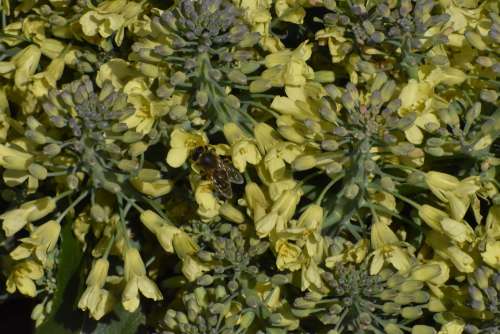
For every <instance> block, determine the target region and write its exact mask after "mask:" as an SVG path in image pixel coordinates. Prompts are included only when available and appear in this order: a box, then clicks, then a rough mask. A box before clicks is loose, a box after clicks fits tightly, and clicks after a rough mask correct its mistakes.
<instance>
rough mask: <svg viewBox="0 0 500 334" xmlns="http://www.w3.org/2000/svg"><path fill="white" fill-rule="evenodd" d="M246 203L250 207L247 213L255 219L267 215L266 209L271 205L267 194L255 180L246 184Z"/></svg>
mask: <svg viewBox="0 0 500 334" xmlns="http://www.w3.org/2000/svg"><path fill="white" fill-rule="evenodd" d="M245 204H246V206H247V207H248V210H247V214H248V215H249V216H250V217H252V218H253V220H254V221H258V220H260V219H261V218H262V217H263V216H265V215H266V210H267V208H268V207H269V206H270V203H269V201H268V199H267V197H266V195H265V194H264V192H263V191H262V189H261V188H260V187H259V186H258V185H257V183H255V182H250V183H247V185H246V186H245Z"/></svg>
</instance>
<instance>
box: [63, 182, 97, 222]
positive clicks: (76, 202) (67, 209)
mask: <svg viewBox="0 0 500 334" xmlns="http://www.w3.org/2000/svg"><path fill="white" fill-rule="evenodd" d="M88 193H89V191H88V190H85V191H84V192H83V193H81V194H80V196H78V197H77V198H76V199H75V201H74V202H73V203H71V205H70V206H68V207H67V208H66V209H65V210H64V211H63V212H62V213H61V214H60V215H59V217H57V219H56V222H57V223H61V221H62V220H63V219H64V217H66V215H67V214H68V212H69V211H70V210H71V209H73V208H74V207H75V206H77V205H78V203H80V202H81V201H82V200H83V199H84V198H85V197H86V196H87V194H88Z"/></svg>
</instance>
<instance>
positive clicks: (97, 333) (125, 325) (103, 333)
mask: <svg viewBox="0 0 500 334" xmlns="http://www.w3.org/2000/svg"><path fill="white" fill-rule="evenodd" d="M145 319H146V317H145V316H144V313H142V311H141V309H140V308H138V309H137V310H136V311H135V312H132V313H131V312H127V311H126V310H125V309H124V308H123V307H122V305H121V303H120V302H117V303H116V306H115V309H114V310H113V313H111V314H108V315H106V316H105V317H104V318H102V319H101V320H99V321H94V320H92V321H90V322H86V323H85V325H86V326H85V327H84V328H83V329H82V332H83V333H94V334H110V333H119V334H136V333H139V332H140V331H139V327H140V326H141V325H142V324H144V322H145Z"/></svg>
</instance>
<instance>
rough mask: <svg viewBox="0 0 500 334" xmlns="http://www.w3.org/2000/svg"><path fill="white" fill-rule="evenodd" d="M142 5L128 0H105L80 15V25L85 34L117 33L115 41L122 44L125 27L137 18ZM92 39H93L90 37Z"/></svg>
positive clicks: (107, 34) (103, 34)
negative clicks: (93, 8)
mask: <svg viewBox="0 0 500 334" xmlns="http://www.w3.org/2000/svg"><path fill="white" fill-rule="evenodd" d="M140 11H141V5H140V4H139V3H136V2H127V1H126V0H111V1H104V2H102V3H100V4H99V6H97V7H96V8H95V10H91V11H88V12H87V13H85V14H83V15H82V16H81V17H80V20H79V22H80V25H81V28H82V31H83V33H84V35H85V36H89V37H94V36H100V37H102V38H108V37H110V36H111V35H112V34H115V38H114V39H115V42H116V44H117V45H120V44H121V43H122V40H123V35H124V29H125V27H126V26H128V25H130V24H131V23H133V22H134V21H136V20H137V18H138V15H139V13H140ZM90 40H92V39H90Z"/></svg>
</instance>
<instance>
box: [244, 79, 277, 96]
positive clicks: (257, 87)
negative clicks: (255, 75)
mask: <svg viewBox="0 0 500 334" xmlns="http://www.w3.org/2000/svg"><path fill="white" fill-rule="evenodd" d="M271 87H272V84H271V81H269V80H265V79H257V80H255V81H252V82H251V83H250V87H249V89H250V93H262V92H265V91H266V90H268V89H270V88H271Z"/></svg>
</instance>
